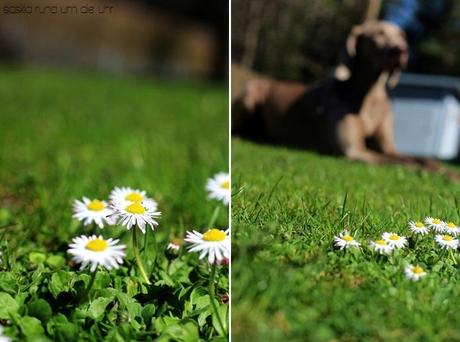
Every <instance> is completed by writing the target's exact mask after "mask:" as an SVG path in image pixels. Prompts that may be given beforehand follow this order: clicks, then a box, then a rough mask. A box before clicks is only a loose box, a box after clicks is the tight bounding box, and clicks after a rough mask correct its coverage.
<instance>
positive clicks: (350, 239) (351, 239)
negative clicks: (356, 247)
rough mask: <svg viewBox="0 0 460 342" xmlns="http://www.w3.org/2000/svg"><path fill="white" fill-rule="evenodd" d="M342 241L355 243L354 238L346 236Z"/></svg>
mask: <svg viewBox="0 0 460 342" xmlns="http://www.w3.org/2000/svg"><path fill="white" fill-rule="evenodd" d="M342 239H344V240H345V241H347V242H351V241H353V238H352V237H351V236H350V235H345V236H344V237H343V238H342Z"/></svg>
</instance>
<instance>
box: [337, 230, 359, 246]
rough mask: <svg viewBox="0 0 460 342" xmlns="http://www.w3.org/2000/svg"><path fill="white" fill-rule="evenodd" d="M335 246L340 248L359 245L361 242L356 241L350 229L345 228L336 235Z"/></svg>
mask: <svg viewBox="0 0 460 342" xmlns="http://www.w3.org/2000/svg"><path fill="white" fill-rule="evenodd" d="M334 246H335V247H337V248H339V249H346V248H352V247H359V246H361V244H360V243H359V242H358V241H356V240H355V239H354V238H353V237H352V236H351V235H350V232H349V231H348V230H346V229H345V230H343V231H342V232H341V233H340V234H339V235H338V236H334Z"/></svg>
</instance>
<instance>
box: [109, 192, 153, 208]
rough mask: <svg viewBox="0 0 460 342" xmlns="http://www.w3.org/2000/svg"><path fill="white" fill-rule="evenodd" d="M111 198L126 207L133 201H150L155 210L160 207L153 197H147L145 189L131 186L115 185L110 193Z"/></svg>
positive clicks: (113, 201)
mask: <svg viewBox="0 0 460 342" xmlns="http://www.w3.org/2000/svg"><path fill="white" fill-rule="evenodd" d="M109 198H110V201H111V202H112V203H119V204H120V205H121V206H124V207H126V206H128V205H129V204H131V203H133V202H143V203H147V202H148V205H149V206H150V207H151V208H152V210H153V211H156V210H157V208H158V203H157V202H156V201H155V200H154V199H153V198H149V197H147V195H146V192H145V191H143V190H139V189H132V188H129V187H121V188H119V187H115V189H113V190H112V192H111V193H110V196H109Z"/></svg>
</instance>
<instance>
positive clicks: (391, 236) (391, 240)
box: [382, 232, 407, 248]
mask: <svg viewBox="0 0 460 342" xmlns="http://www.w3.org/2000/svg"><path fill="white" fill-rule="evenodd" d="M382 239H384V240H385V241H386V242H387V243H388V244H389V245H390V246H392V247H394V248H404V247H406V245H407V238H405V237H404V236H399V235H398V234H396V233H388V232H385V233H383V234H382Z"/></svg>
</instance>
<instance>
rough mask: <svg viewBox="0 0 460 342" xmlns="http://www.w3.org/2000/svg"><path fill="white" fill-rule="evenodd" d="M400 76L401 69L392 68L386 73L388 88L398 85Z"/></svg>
mask: <svg viewBox="0 0 460 342" xmlns="http://www.w3.org/2000/svg"><path fill="white" fill-rule="evenodd" d="M400 76H401V69H394V70H392V71H390V74H389V75H388V81H387V84H388V88H390V89H393V88H395V87H396V86H397V85H398V82H399V77H400Z"/></svg>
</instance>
